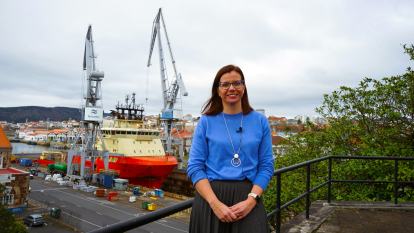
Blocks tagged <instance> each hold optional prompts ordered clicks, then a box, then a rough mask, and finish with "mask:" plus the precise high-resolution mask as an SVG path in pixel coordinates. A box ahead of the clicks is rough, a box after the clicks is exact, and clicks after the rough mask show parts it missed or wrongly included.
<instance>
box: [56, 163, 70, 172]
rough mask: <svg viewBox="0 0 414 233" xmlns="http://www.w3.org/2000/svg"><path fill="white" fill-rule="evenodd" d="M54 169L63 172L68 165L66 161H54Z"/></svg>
mask: <svg viewBox="0 0 414 233" xmlns="http://www.w3.org/2000/svg"><path fill="white" fill-rule="evenodd" d="M55 169H58V170H61V171H64V172H65V171H67V170H68V165H67V164H66V163H55Z"/></svg>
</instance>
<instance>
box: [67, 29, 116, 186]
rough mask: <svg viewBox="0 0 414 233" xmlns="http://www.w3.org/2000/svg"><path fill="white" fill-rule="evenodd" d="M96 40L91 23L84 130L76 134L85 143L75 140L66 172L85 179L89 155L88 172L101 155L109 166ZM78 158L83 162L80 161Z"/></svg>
mask: <svg viewBox="0 0 414 233" xmlns="http://www.w3.org/2000/svg"><path fill="white" fill-rule="evenodd" d="M93 42H94V41H93V37H92V26H91V25H89V27H88V32H87V34H86V39H85V51H84V56H83V70H85V71H86V79H87V81H86V85H87V86H86V96H85V105H84V106H83V112H82V121H81V129H80V130H79V132H78V133H77V137H76V138H81V139H82V146H81V148H80V149H79V148H75V143H73V144H72V147H71V149H70V150H69V151H68V168H67V169H68V170H67V174H68V176H69V177H74V178H78V179H83V178H84V176H86V174H85V163H86V158H90V159H91V170H90V171H89V175H90V174H91V173H93V172H94V171H93V169H94V166H93V165H94V162H95V159H96V158H98V157H102V159H103V161H104V164H105V169H108V165H109V151H108V150H107V149H106V146H105V143H104V141H103V137H102V133H101V129H100V123H101V122H102V118H103V109H102V103H101V102H100V101H101V100H102V91H101V82H102V80H103V78H104V76H105V73H104V72H103V71H99V70H98V69H97V67H96V61H95V58H96V55H95V51H94V47H93ZM99 103H101V104H99ZM97 140H101V141H102V144H103V147H104V148H103V151H98V150H97V149H96V148H95V142H96V141H97ZM75 156H76V157H75ZM79 157H80V160H81V161H79ZM74 158H75V159H74ZM72 163H75V164H72ZM78 163H80V168H79V167H78V166H77V164H78ZM76 168H77V169H76ZM86 173H88V172H86Z"/></svg>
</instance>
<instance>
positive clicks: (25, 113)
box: [0, 106, 110, 123]
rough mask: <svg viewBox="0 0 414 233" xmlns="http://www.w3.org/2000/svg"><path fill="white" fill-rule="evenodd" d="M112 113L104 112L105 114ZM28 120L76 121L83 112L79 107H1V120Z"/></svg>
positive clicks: (15, 121) (22, 121) (18, 121)
mask: <svg viewBox="0 0 414 233" xmlns="http://www.w3.org/2000/svg"><path fill="white" fill-rule="evenodd" d="M106 115H110V114H104V116H106ZM26 118H27V119H28V121H46V120H47V118H49V120H50V121H64V120H66V121H67V120H69V118H72V119H74V120H76V121H80V120H81V113H80V111H79V109H78V108H68V107H50V108H49V107H39V106H23V107H4V108H1V107H0V121H7V122H13V121H14V123H24V122H26Z"/></svg>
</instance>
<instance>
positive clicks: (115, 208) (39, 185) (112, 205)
mask: <svg viewBox="0 0 414 233" xmlns="http://www.w3.org/2000/svg"><path fill="white" fill-rule="evenodd" d="M12 167H14V168H17V169H21V170H23V169H25V168H23V167H22V166H20V165H18V164H13V165H12ZM45 169H46V168H43V167H39V170H42V171H43V170H45ZM95 186H96V185H95ZM30 187H31V192H30V195H29V201H32V202H33V203H38V204H39V205H40V206H42V208H40V209H38V210H37V212H36V213H41V212H42V211H43V213H46V214H48V213H49V210H50V208H51V207H57V208H60V209H61V210H62V216H61V220H62V222H63V223H66V222H69V223H70V224H69V225H72V227H75V228H76V229H78V230H80V231H81V232H89V231H92V230H95V229H100V228H102V227H104V226H107V225H111V224H114V223H117V222H120V221H124V220H128V219H131V218H135V217H137V216H144V215H146V214H149V213H151V212H153V211H149V210H147V209H143V206H142V203H143V202H150V203H154V204H156V205H157V209H163V208H166V207H169V206H171V205H174V204H177V203H180V202H183V201H184V200H185V199H186V198H182V197H181V199H180V198H179V197H178V196H177V197H172V196H165V197H164V198H160V197H158V196H157V197H155V199H156V200H154V199H152V198H150V197H144V196H143V195H142V194H143V193H144V192H145V191H143V190H142V189H140V194H141V195H140V196H135V195H133V194H132V192H127V191H119V190H113V189H107V188H106V189H107V192H108V193H109V192H117V193H118V195H117V196H118V197H117V200H116V201H109V200H108V197H96V195H94V194H93V193H88V192H83V191H80V190H77V189H73V188H72V187H65V186H60V185H59V184H58V183H56V182H53V181H45V180H43V179H42V178H40V177H37V176H34V179H31V180H30ZM100 188H105V187H100ZM42 190H43V192H42ZM131 196H134V197H135V198H136V202H133V203H131V202H129V198H130V197H131ZM28 211H30V210H28ZM25 212H26V211H25ZM25 212H23V213H20V216H25ZM27 213H28V214H32V213H29V212H27ZM190 214H191V208H189V209H186V210H183V211H181V212H178V213H175V214H172V215H170V216H167V217H165V218H163V219H160V220H158V221H156V222H154V223H151V224H148V225H145V226H142V227H140V228H137V229H134V230H133V231H131V232H165V233H167V232H173V233H174V232H187V231H188V223H189V219H190ZM44 232H48V231H44Z"/></svg>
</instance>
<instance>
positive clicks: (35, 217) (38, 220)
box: [23, 214, 45, 226]
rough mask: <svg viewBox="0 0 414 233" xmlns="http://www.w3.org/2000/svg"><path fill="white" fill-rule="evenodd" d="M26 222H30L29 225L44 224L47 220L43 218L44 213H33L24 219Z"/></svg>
mask: <svg viewBox="0 0 414 233" xmlns="http://www.w3.org/2000/svg"><path fill="white" fill-rule="evenodd" d="M23 223H24V224H28V225H29V226H36V225H43V224H44V223H45V221H44V220H43V217H42V215H40V214H32V215H29V216H27V217H25V218H24V219H23Z"/></svg>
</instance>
